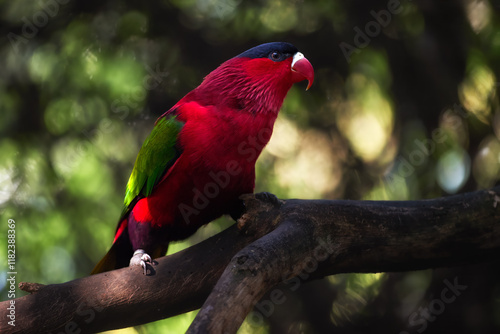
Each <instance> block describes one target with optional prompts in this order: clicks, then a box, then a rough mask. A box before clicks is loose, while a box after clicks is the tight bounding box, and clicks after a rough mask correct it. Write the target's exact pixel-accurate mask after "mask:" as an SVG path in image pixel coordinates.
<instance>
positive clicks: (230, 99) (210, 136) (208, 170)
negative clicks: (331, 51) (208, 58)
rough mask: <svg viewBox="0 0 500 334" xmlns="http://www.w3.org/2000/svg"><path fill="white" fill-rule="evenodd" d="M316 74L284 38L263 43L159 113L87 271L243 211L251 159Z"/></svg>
mask: <svg viewBox="0 0 500 334" xmlns="http://www.w3.org/2000/svg"><path fill="white" fill-rule="evenodd" d="M302 80H308V86H307V89H309V87H310V86H311V85H312V83H313V80H314V70H313V67H312V65H311V63H310V62H309V61H308V60H307V59H306V58H305V57H304V55H303V54H302V53H300V52H299V51H298V50H297V48H296V47H295V46H293V45H291V44H289V43H284V42H274V43H266V44H262V45H259V46H256V47H254V48H252V49H249V50H247V51H245V52H243V53H241V54H240V55H238V56H236V57H234V58H231V59H229V60H227V61H226V62H224V63H223V64H222V65H220V66H219V67H218V68H217V69H215V70H214V71H212V72H211V73H210V74H208V75H207V76H206V77H205V79H204V80H203V82H202V83H201V84H200V85H199V86H198V87H197V88H195V89H194V90H193V91H191V92H189V93H188V94H187V95H186V96H184V97H183V98H182V99H181V100H180V101H179V102H177V104H175V105H174V106H173V107H172V108H171V109H170V110H168V111H167V112H165V113H164V114H163V115H161V116H160V117H159V118H158V120H157V121H156V123H155V126H154V128H153V130H152V132H151V134H150V135H149V136H148V138H147V139H146V140H145V141H144V144H143V145H142V147H141V149H140V151H139V154H138V156H137V159H136V161H135V165H134V168H133V170H132V174H131V175H130V179H129V181H128V184H127V190H126V195H125V201H124V203H125V207H124V210H123V212H122V214H121V216H120V219H119V223H118V227H117V230H116V234H115V238H114V241H113V245H112V246H111V249H110V250H109V251H108V253H107V254H106V255H105V257H104V258H103V259H102V260H101V261H100V262H99V263H98V264H97V265H96V267H95V268H94V270H93V271H92V274H96V273H100V272H104V271H108V270H113V269H117V268H122V267H126V266H128V265H140V266H142V267H143V269H144V273H146V263H151V262H152V258H153V259H154V258H157V257H160V256H163V255H164V254H165V253H166V251H167V248H168V244H169V242H170V241H175V240H181V239H185V238H187V237H189V236H190V235H192V234H193V233H194V232H195V231H196V230H197V229H198V228H199V227H201V226H202V225H204V224H207V223H209V222H210V221H212V220H214V219H216V218H218V217H220V216H221V215H223V214H230V215H231V216H233V217H237V216H238V213H239V214H241V212H242V210H243V204H242V202H241V200H240V199H239V196H240V195H242V194H245V193H252V192H253V190H254V186H255V162H256V160H257V158H258V157H259V155H260V153H261V151H262V149H263V148H264V146H265V145H266V144H267V143H268V142H269V139H270V138H271V134H272V130H273V125H274V122H275V120H276V117H277V116H278V112H279V109H280V108H281V105H282V103H283V100H284V99H285V96H286V94H287V93H288V90H289V89H290V88H291V87H292V85H293V84H294V83H296V82H299V81H302Z"/></svg>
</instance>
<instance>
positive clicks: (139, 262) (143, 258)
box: [129, 249, 153, 275]
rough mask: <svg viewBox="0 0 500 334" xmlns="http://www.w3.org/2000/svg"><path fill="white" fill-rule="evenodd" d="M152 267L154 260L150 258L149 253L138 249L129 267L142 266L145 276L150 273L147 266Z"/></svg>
mask: <svg viewBox="0 0 500 334" xmlns="http://www.w3.org/2000/svg"><path fill="white" fill-rule="evenodd" d="M148 263H149V264H150V265H152V264H153V260H152V259H151V256H149V254H148V253H146V252H145V251H144V249H137V250H136V251H135V252H134V255H133V256H132V258H131V259H130V264H129V266H130V267H132V266H141V267H142V269H143V270H144V275H147V273H148V267H147V264H148Z"/></svg>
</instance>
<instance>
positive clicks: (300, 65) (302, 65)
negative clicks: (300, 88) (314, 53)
mask: <svg viewBox="0 0 500 334" xmlns="http://www.w3.org/2000/svg"><path fill="white" fill-rule="evenodd" d="M292 72H293V75H294V76H293V78H294V81H295V82H299V81H302V80H307V81H308V82H309V83H308V85H307V88H306V90H308V89H309V88H311V86H312V84H313V81H314V69H313V67H312V65H311V63H310V62H309V60H307V58H306V57H304V55H303V54H302V53H300V52H297V53H296V54H295V55H294V56H293V60H292Z"/></svg>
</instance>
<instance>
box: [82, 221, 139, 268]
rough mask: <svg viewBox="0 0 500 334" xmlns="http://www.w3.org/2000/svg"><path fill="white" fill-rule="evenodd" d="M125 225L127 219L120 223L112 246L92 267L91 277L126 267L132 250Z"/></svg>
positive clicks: (132, 252)
mask: <svg viewBox="0 0 500 334" xmlns="http://www.w3.org/2000/svg"><path fill="white" fill-rule="evenodd" d="M127 225H128V224H127V218H125V219H124V220H122V221H121V222H120V224H119V226H118V230H117V231H116V235H115V240H114V241H113V245H112V246H111V248H110V249H109V251H108V252H107V253H106V255H105V256H104V257H103V258H102V260H101V261H99V263H98V264H97V265H96V266H95V267H94V269H93V270H92V272H91V273H90V274H91V275H94V274H99V273H103V272H105V271H110V270H114V269H118V268H123V267H127V266H128V265H129V263H130V258H131V257H132V255H133V254H134V250H133V249H132V244H131V242H130V239H129V235H128V227H127Z"/></svg>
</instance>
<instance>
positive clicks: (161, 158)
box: [122, 115, 184, 217]
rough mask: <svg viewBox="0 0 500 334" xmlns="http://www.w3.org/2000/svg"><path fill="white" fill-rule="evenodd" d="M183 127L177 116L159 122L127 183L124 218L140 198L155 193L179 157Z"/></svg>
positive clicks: (138, 156) (143, 146)
mask: <svg viewBox="0 0 500 334" xmlns="http://www.w3.org/2000/svg"><path fill="white" fill-rule="evenodd" d="M183 125H184V123H183V122H181V121H178V120H177V119H176V116H175V115H172V116H165V117H162V118H160V119H159V120H158V121H157V123H156V125H155V127H154V128H153V131H151V133H150V134H149V136H148V138H146V140H145V141H144V143H143V144H142V147H141V150H140V151H139V154H138V155H137V159H136V160H135V165H134V169H133V170H132V174H131V175H130V179H129V180H128V183H127V191H126V194H125V201H124V204H125V208H124V211H123V214H122V217H123V216H124V215H125V214H127V212H128V209H129V207H130V205H131V204H135V203H134V201H136V200H137V198H138V196H139V197H140V198H142V197H147V196H149V195H150V194H151V193H152V192H153V188H154V187H155V185H156V184H157V183H158V182H159V181H160V179H161V178H162V176H163V175H164V174H165V172H166V171H168V169H169V168H170V167H171V166H172V165H173V164H174V163H175V161H176V160H177V158H178V157H179V155H180V150H179V148H178V147H176V144H177V139H178V137H179V132H180V131H181V129H182V126H183Z"/></svg>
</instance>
